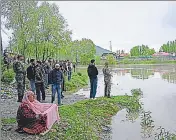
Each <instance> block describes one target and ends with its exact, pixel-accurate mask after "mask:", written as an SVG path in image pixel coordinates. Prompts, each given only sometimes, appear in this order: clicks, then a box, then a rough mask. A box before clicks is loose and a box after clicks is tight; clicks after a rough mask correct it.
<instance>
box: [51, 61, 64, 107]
mask: <svg viewBox="0 0 176 140" xmlns="http://www.w3.org/2000/svg"><path fill="white" fill-rule="evenodd" d="M62 82H63V73H62V71H61V70H60V65H59V64H56V65H55V68H54V69H53V70H52V71H51V72H50V74H49V83H50V84H51V85H52V99H51V102H52V103H53V102H54V100H55V94H56V92H57V96H58V105H61V85H62Z"/></svg>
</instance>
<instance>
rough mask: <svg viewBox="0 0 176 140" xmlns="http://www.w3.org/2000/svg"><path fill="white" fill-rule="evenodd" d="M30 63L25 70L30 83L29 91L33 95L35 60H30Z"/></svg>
mask: <svg viewBox="0 0 176 140" xmlns="http://www.w3.org/2000/svg"><path fill="white" fill-rule="evenodd" d="M30 63H31V65H30V66H29V67H28V68H27V78H28V80H29V81H30V87H31V90H32V91H33V92H34V93H35V59H31V60H30Z"/></svg>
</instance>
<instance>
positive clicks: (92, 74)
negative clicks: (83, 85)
mask: <svg viewBox="0 0 176 140" xmlns="http://www.w3.org/2000/svg"><path fill="white" fill-rule="evenodd" d="M87 73H88V76H89V79H90V98H91V99H92V98H93V99H94V98H95V96H96V92H97V80H98V78H97V75H98V70H97V68H96V67H95V60H94V59H92V60H91V63H90V64H89V66H88V69H87Z"/></svg>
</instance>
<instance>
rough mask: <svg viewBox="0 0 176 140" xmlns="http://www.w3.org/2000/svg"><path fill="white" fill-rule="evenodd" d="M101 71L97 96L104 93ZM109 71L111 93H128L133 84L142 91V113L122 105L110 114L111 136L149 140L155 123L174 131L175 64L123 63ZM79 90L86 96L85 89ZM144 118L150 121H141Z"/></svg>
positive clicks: (123, 138) (175, 131)
mask: <svg viewBox="0 0 176 140" xmlns="http://www.w3.org/2000/svg"><path fill="white" fill-rule="evenodd" d="M101 71H102V70H101V68H100V69H99V77H98V89H97V97H100V96H103V94H104V84H103V75H102V72H101ZM112 73H113V78H112V93H111V94H112V95H124V94H125V93H126V94H128V95H130V94H131V92H130V91H131V89H134V88H141V90H142V91H143V97H142V98H141V99H140V101H141V103H142V104H143V105H142V107H143V111H141V112H142V113H137V116H136V114H133V113H132V114H130V113H127V111H126V110H125V109H123V110H121V111H119V112H118V113H117V115H116V116H114V117H113V119H112V140H143V139H145V140H153V139H154V135H155V133H156V132H157V131H159V130H157V129H158V128H159V127H162V128H163V129H162V131H169V132H170V133H176V109H175V107H176V65H171V64H170V65H123V66H118V67H116V68H112ZM79 94H84V95H86V96H87V97H88V96H89V89H83V90H80V91H79ZM144 115H145V117H144ZM142 116H143V117H142ZM144 118H145V119H148V121H149V122H151V123H149V124H147V125H146V124H145V126H144V125H141V124H142V123H143V122H144V120H145V119H144ZM158 133H159V132H158ZM166 139H167V138H166Z"/></svg>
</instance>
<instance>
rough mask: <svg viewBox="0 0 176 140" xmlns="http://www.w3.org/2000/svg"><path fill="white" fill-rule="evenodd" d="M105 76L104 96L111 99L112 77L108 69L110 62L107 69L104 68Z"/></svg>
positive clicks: (106, 64) (106, 66) (106, 63)
mask: <svg viewBox="0 0 176 140" xmlns="http://www.w3.org/2000/svg"><path fill="white" fill-rule="evenodd" d="M103 75H104V83H105V89H104V96H105V97H108V98H110V93H111V77H112V75H111V72H110V69H109V68H108V62H105V67H104V68H103Z"/></svg>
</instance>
